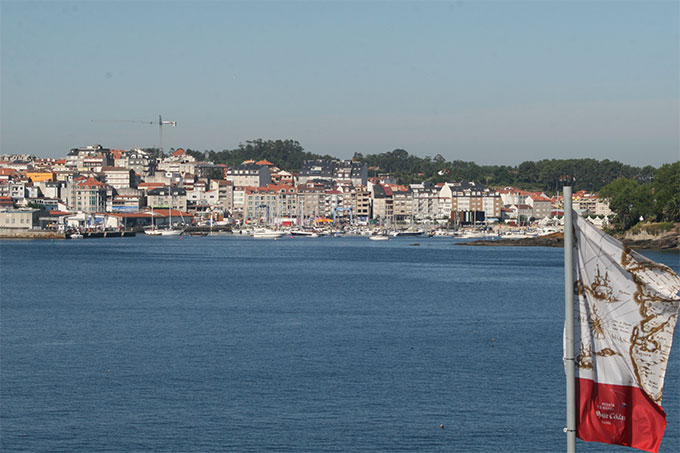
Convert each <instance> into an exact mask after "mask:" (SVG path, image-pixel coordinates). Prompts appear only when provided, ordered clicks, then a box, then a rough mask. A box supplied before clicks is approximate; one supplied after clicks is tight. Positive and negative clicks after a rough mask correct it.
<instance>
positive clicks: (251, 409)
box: [0, 236, 680, 452]
mask: <svg viewBox="0 0 680 453" xmlns="http://www.w3.org/2000/svg"><path fill="white" fill-rule="evenodd" d="M415 243H418V244H419V245H418V246H416V245H414V244H415ZM454 243H455V241H454V240H452V239H445V238H429V239H428V238H403V239H402V238H397V239H394V240H391V241H369V240H368V239H367V238H317V239H314V238H287V237H284V238H281V239H279V240H276V241H275V240H264V239H252V238H249V237H242V236H225V237H185V238H179V237H145V236H139V237H136V238H111V239H90V240H79V241H78V240H71V241H0V296H1V302H0V450H1V451H3V452H15V451H25V452H37V451H50V452H99V451H110V452H122V451H154V452H156V451H167V452H186V451H196V452H209V451H235V452H263V451H280V452H321V451H324V452H325V451H335V452H348V451H365V452H397V451H408V452H429V451H445V452H455V451H459V452H557V451H564V449H565V445H566V442H565V434H564V433H563V428H564V426H565V414H564V412H565V409H564V408H565V377H564V368H563V365H562V328H563V322H564V308H563V298H564V295H563V294H564V289H563V285H564V276H563V255H562V249H559V248H542V247H541V248H529V247H528V248H524V247H462V246H456V245H454ZM643 253H644V254H645V255H647V256H649V257H650V258H652V259H654V260H657V261H660V262H663V263H666V264H668V265H670V266H671V267H673V268H674V269H675V270H676V271H678V270H679V268H680V259H679V255H678V253H677V252H669V253H664V252H651V251H644V252H643ZM678 335H679V334H678V332H677V331H676V334H675V340H676V345H675V348H674V349H673V350H672V353H671V359H670V363H669V366H668V370H667V374H666V385H665V391H664V401H663V406H664V408H665V410H666V413H667V421H668V426H667V429H666V435H665V437H664V440H663V442H662V444H661V451H662V452H677V451H680V344H679V343H680V342H679V341H678ZM442 425H443V427H442ZM577 447H578V451H579V452H616V451H621V452H624V451H625V452H630V451H632V450H631V449H629V448H625V447H618V446H608V445H604V444H598V443H585V442H581V441H578V445H577Z"/></svg>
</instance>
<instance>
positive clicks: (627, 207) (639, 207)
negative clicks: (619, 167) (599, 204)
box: [599, 178, 654, 231]
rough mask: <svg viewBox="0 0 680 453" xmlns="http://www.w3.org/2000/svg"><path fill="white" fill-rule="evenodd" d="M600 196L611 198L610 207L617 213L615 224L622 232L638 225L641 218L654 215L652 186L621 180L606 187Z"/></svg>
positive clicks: (625, 179) (626, 179) (630, 180)
mask: <svg viewBox="0 0 680 453" xmlns="http://www.w3.org/2000/svg"><path fill="white" fill-rule="evenodd" d="M599 195H600V196H601V197H605V198H609V207H610V209H611V210H612V211H614V212H615V213H616V217H615V218H614V224H615V226H616V227H617V229H619V230H621V231H625V230H627V229H628V228H630V227H632V226H633V225H635V224H636V223H638V221H639V218H640V217H643V218H644V219H647V218H649V217H651V216H652V214H653V213H654V210H653V203H652V201H653V198H652V190H651V185H650V184H639V183H637V182H636V181H634V180H632V179H628V178H619V179H617V180H616V181H614V182H612V183H609V184H607V185H606V186H604V187H603V188H602V190H600V193H599Z"/></svg>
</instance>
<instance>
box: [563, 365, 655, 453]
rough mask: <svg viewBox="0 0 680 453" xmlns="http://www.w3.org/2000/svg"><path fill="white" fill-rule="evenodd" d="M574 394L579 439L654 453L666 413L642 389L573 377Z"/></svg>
mask: <svg viewBox="0 0 680 453" xmlns="http://www.w3.org/2000/svg"><path fill="white" fill-rule="evenodd" d="M576 395H577V398H578V405H577V407H578V412H577V417H576V418H577V419H576V435H577V436H578V438H579V439H581V440H585V441H589V442H604V443H607V444H618V445H626V446H628V447H633V448H638V449H640V450H644V451H649V452H654V453H656V452H658V450H659V445H661V438H662V437H663V432H664V430H665V429H666V413H665V412H664V411H663V409H662V408H661V406H659V405H657V404H655V403H654V402H653V401H651V400H650V399H649V398H648V397H647V395H645V393H644V392H643V391H642V390H640V389H639V388H637V387H629V386H623V385H612V384H598V383H596V382H593V381H592V380H590V379H579V378H577V379H576Z"/></svg>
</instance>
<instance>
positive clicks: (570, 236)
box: [563, 186, 576, 453]
mask: <svg viewBox="0 0 680 453" xmlns="http://www.w3.org/2000/svg"><path fill="white" fill-rule="evenodd" d="M563 201H564V203H563V204H564V359H565V372H566V375H567V428H566V432H567V453H575V452H576V369H575V368H576V367H575V365H576V364H575V362H574V280H573V276H572V273H573V263H574V256H573V255H574V247H573V244H574V229H573V227H572V223H571V222H572V211H571V186H564V192H563Z"/></svg>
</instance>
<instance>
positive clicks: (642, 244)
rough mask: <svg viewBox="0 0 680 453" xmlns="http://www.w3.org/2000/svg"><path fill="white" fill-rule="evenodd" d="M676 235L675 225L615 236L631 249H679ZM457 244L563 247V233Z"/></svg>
mask: <svg viewBox="0 0 680 453" xmlns="http://www.w3.org/2000/svg"><path fill="white" fill-rule="evenodd" d="M678 236H679V235H678V228H677V227H676V228H674V229H673V230H671V231H669V232H668V233H664V234H660V235H658V236H651V235H638V236H634V235H625V236H622V237H617V239H619V240H620V241H621V242H623V243H624V244H625V245H626V246H628V247H630V248H632V249H640V250H647V249H658V250H680V242H679V241H678ZM457 245H473V246H480V245H483V246H494V247H564V235H563V234H562V233H553V234H549V235H547V236H539V237H535V238H523V239H497V240H481V241H474V242H459V243H457Z"/></svg>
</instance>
